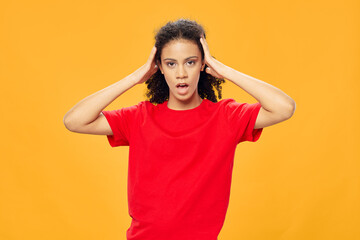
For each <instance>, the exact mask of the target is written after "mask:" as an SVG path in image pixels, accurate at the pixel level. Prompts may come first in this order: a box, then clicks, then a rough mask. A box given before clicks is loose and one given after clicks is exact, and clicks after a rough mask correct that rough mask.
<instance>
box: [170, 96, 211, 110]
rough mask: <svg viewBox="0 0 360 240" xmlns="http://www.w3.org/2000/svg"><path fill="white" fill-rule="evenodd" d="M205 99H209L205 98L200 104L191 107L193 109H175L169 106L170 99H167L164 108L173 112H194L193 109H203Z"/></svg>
mask: <svg viewBox="0 0 360 240" xmlns="http://www.w3.org/2000/svg"><path fill="white" fill-rule="evenodd" d="M205 101H207V99H205V98H204V99H203V100H202V101H201V103H200V104H199V106H197V107H194V108H191V109H185V110H175V109H171V108H169V107H168V106H167V104H168V102H169V100H166V101H165V102H164V108H165V110H166V111H168V112H173V113H185V112H186V113H188V112H193V111H197V110H199V109H201V108H202V107H203V106H204V105H205Z"/></svg>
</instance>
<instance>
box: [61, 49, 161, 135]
mask: <svg viewBox="0 0 360 240" xmlns="http://www.w3.org/2000/svg"><path fill="white" fill-rule="evenodd" d="M155 53H156V48H155V47H153V48H152V51H151V54H150V56H149V58H148V61H147V62H146V63H145V64H144V65H143V66H141V67H140V68H139V69H137V70H136V71H135V72H133V73H132V74H130V75H128V76H127V77H125V78H123V79H122V80H120V81H118V82H116V83H114V84H112V85H110V86H108V87H106V88H104V89H102V90H100V91H98V92H96V93H94V94H92V95H90V96H88V97H86V98H84V99H83V100H81V101H80V102H78V103H77V104H76V105H75V106H74V107H72V108H71V109H70V110H69V111H68V112H67V113H66V114H65V116H64V119H63V122H64V124H65V126H66V128H67V129H69V130H70V131H74V132H82V133H96V134H101V133H108V132H111V131H110V128H109V126H108V124H107V122H106V121H105V119H104V117H102V118H99V119H100V120H99V122H96V123H94V121H95V120H97V119H98V117H99V114H100V112H101V111H102V110H103V109H104V108H105V107H106V106H108V105H109V104H110V103H111V102H113V101H114V100H115V99H116V98H117V97H119V96H120V95H121V94H123V93H124V92H125V91H127V90H128V89H130V88H132V87H133V86H134V85H136V84H141V83H143V82H145V81H146V80H147V79H149V77H150V76H152V75H153V74H154V73H155V72H156V71H157V70H158V68H157V66H156V64H155V61H154V56H155ZM91 123H92V124H91ZM105 124H106V125H105ZM100 125H101V126H100ZM85 126H86V127H85Z"/></svg>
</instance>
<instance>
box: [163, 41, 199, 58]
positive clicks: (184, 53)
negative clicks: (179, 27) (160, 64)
mask: <svg viewBox="0 0 360 240" xmlns="http://www.w3.org/2000/svg"><path fill="white" fill-rule="evenodd" d="M200 54H201V53H200V50H199V47H198V46H197V44H195V43H194V42H192V41H188V40H173V41H171V42H169V43H168V44H166V45H165V46H164V48H163V49H162V53H161V55H162V58H172V59H178V58H179V59H185V58H188V57H190V56H200Z"/></svg>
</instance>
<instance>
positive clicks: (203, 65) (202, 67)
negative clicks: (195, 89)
mask: <svg viewBox="0 0 360 240" xmlns="http://www.w3.org/2000/svg"><path fill="white" fill-rule="evenodd" d="M204 67H205V61H203V62H202V64H201V71H204Z"/></svg>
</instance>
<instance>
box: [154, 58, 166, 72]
mask: <svg viewBox="0 0 360 240" xmlns="http://www.w3.org/2000/svg"><path fill="white" fill-rule="evenodd" d="M156 65H157V66H158V68H159V69H160V72H161V74H164V72H163V69H162V66H161V63H160V61H159V60H157V61H156Z"/></svg>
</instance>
